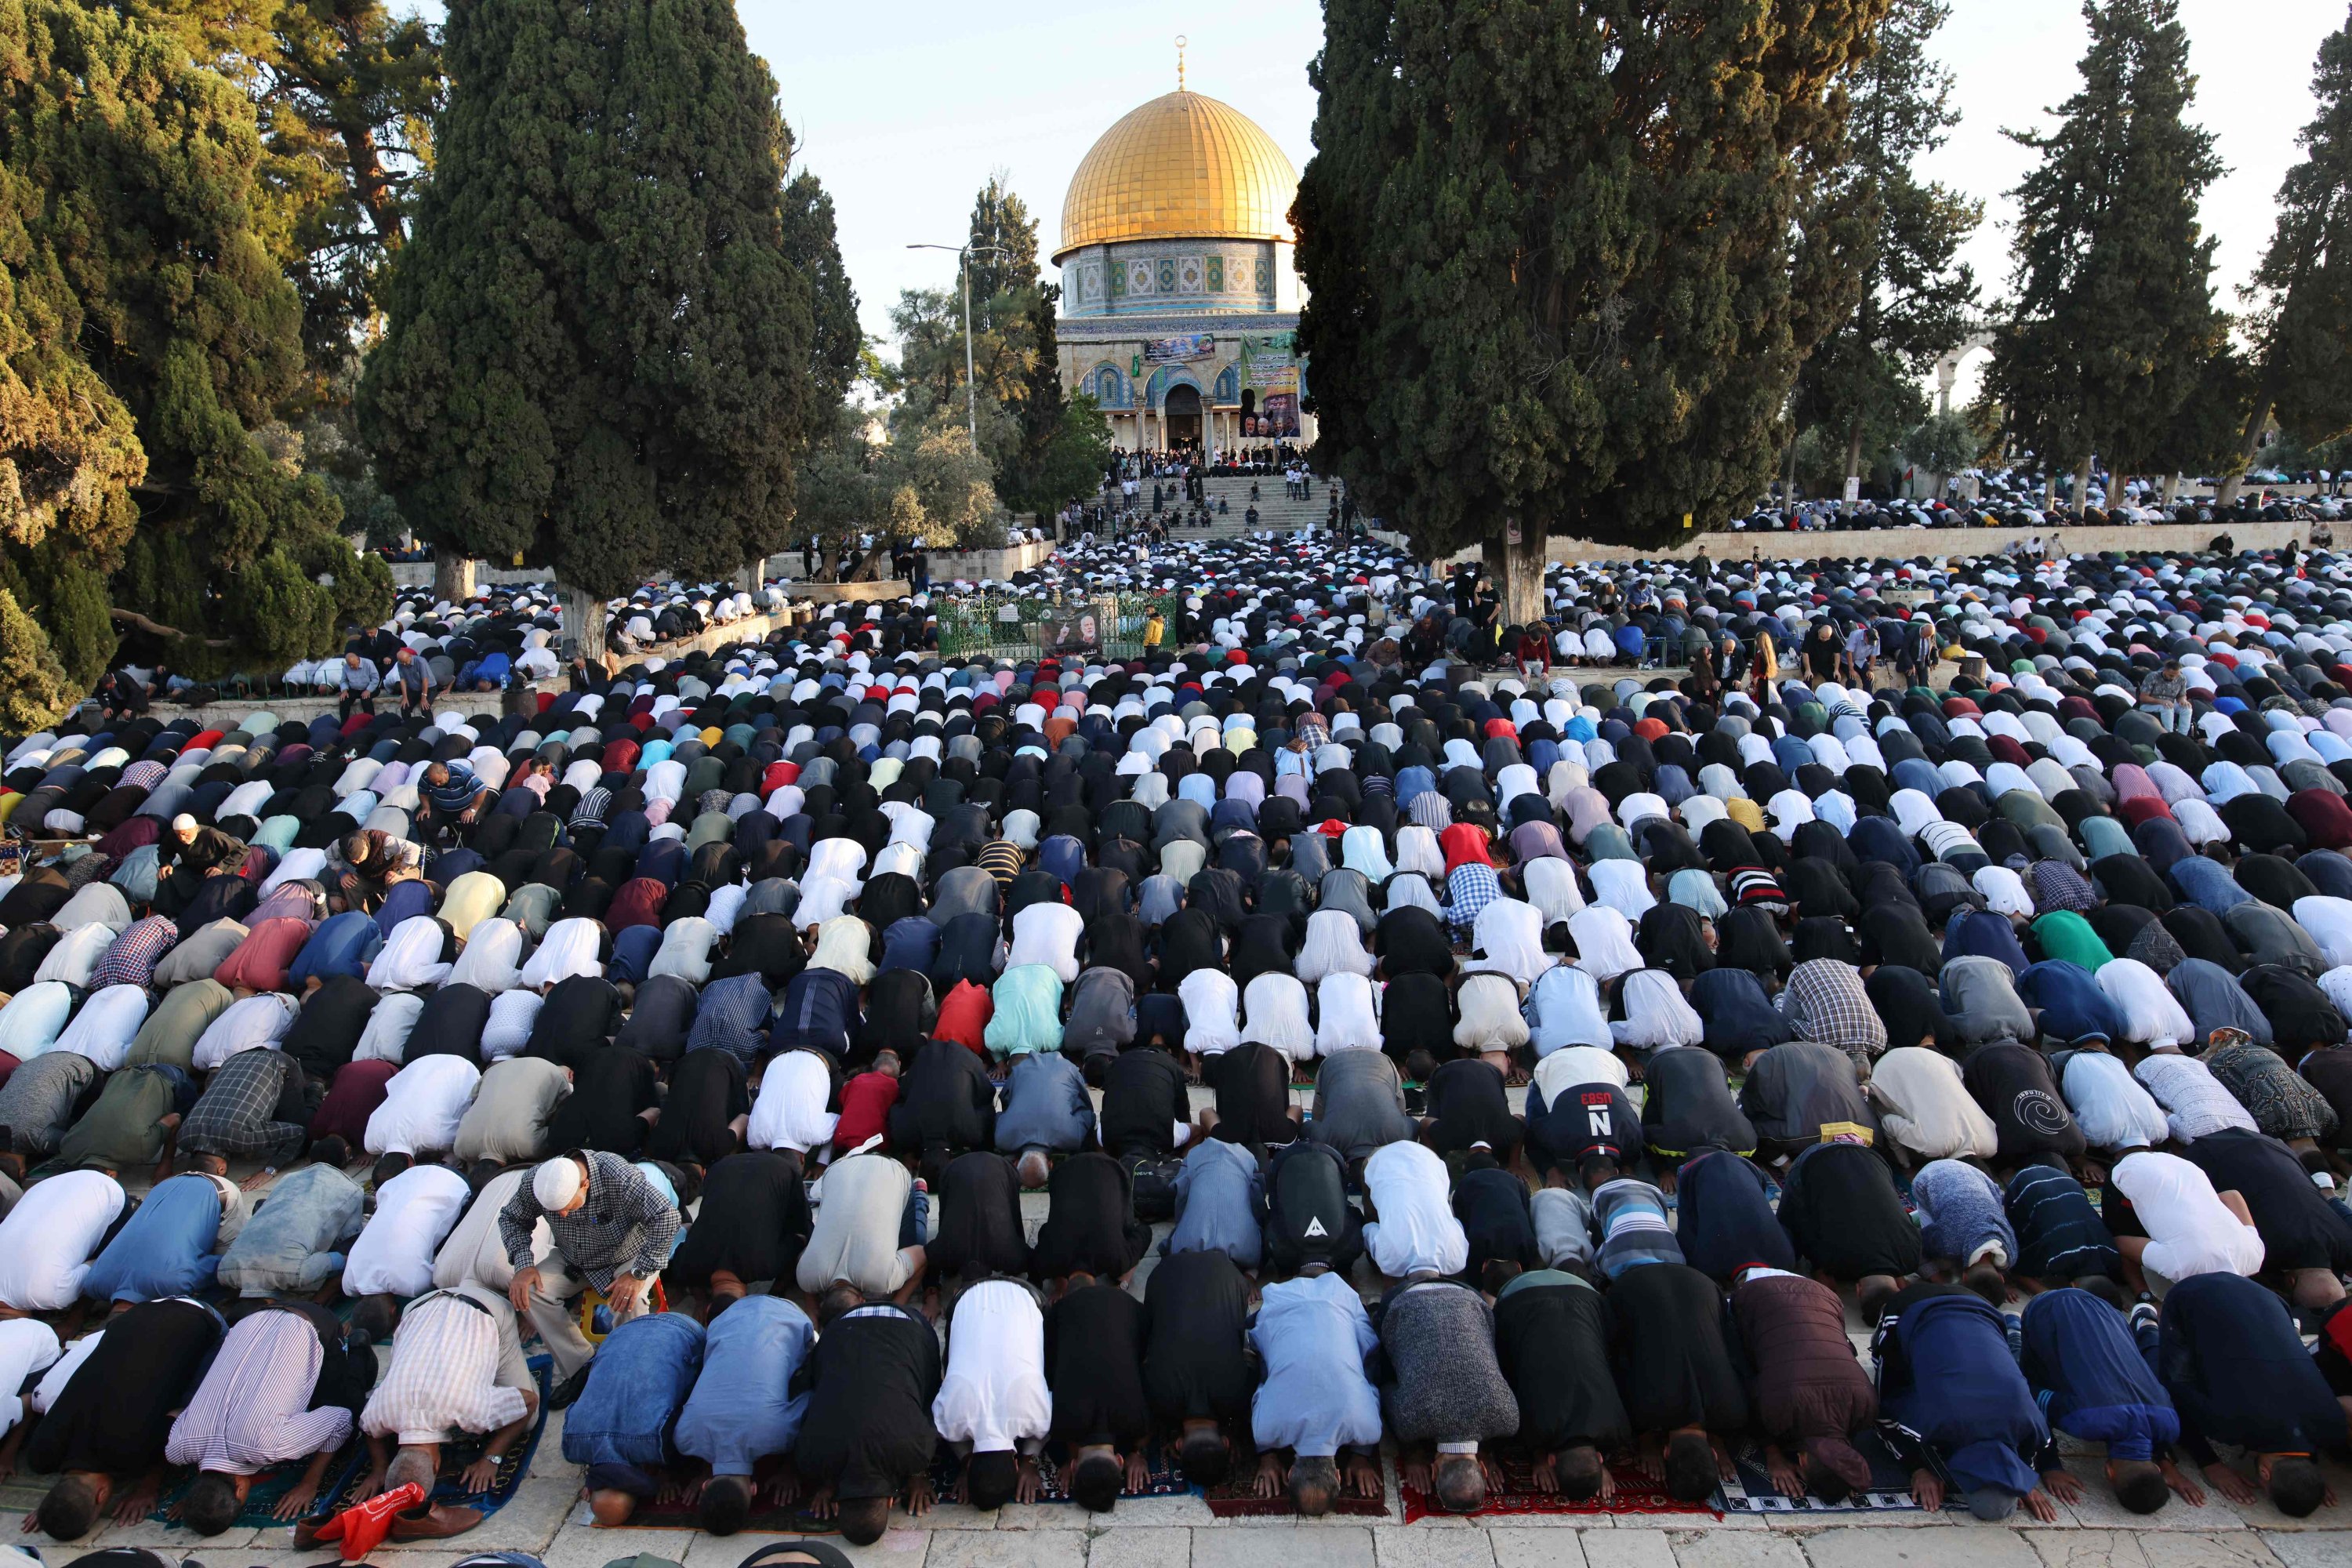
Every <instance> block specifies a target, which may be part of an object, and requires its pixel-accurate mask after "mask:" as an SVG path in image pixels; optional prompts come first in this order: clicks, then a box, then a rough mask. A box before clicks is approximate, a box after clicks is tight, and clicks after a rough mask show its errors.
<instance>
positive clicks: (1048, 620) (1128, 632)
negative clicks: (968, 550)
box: [937, 594, 1178, 662]
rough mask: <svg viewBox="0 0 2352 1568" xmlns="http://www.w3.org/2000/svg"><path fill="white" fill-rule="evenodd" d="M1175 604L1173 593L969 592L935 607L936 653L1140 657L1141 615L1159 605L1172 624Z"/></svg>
mask: <svg viewBox="0 0 2352 1568" xmlns="http://www.w3.org/2000/svg"><path fill="white" fill-rule="evenodd" d="M1177 607H1178V600H1177V598H1176V596H1175V595H1172V594H1171V595H1154V594H1085V595H1061V596H1059V597H1041V596H1038V595H1019V594H978V595H971V597H969V598H961V599H955V600H952V601H950V602H948V603H945V604H942V605H939V606H938V612H937V613H938V615H939V617H940V658H942V659H949V660H962V659H971V658H982V659H991V660H994V659H1000V658H1005V659H1012V660H1014V661H1016V662H1019V661H1023V660H1027V659H1034V658H1043V657H1045V655H1047V654H1052V653H1063V654H1084V655H1086V656H1087V657H1091V658H1108V659H1129V658H1141V657H1142V654H1143V624H1144V620H1145V618H1146V617H1147V616H1150V613H1151V611H1152V610H1153V609H1155V608H1157V609H1158V610H1159V611H1160V615H1161V616H1163V617H1164V618H1165V619H1166V621H1167V622H1168V624H1169V626H1171V627H1172V626H1174V625H1175V621H1176V611H1177Z"/></svg>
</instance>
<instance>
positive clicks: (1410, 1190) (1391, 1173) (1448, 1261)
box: [1364, 1143, 1470, 1279]
mask: <svg viewBox="0 0 2352 1568" xmlns="http://www.w3.org/2000/svg"><path fill="white" fill-rule="evenodd" d="M1449 1185H1450V1184H1449V1183H1448V1181H1447V1179H1446V1174H1445V1162H1444V1160H1443V1159H1441V1158H1440V1157H1439V1156H1438V1155H1437V1154H1436V1153H1435V1152H1433V1151H1432V1150H1431V1149H1430V1148H1429V1147H1428V1145H1426V1144H1423V1143H1384V1144H1382V1145H1381V1147H1380V1148H1378V1149H1376V1150H1374V1151H1373V1152H1372V1155H1371V1158H1370V1159H1369V1160H1367V1161H1365V1162H1364V1190H1365V1194H1366V1195H1367V1196H1369V1197H1370V1200H1371V1205H1372V1208H1373V1210H1374V1211H1375V1212H1376V1213H1378V1214H1379V1215H1380V1217H1379V1218H1378V1219H1376V1220H1374V1221H1372V1222H1371V1223H1370V1224H1369V1225H1367V1226H1364V1250H1365V1251H1366V1252H1368V1253H1370V1255H1371V1259H1372V1266H1373V1267H1374V1268H1378V1269H1379V1270H1380V1271H1381V1273H1383V1274H1385V1275H1387V1276H1389V1277H1390V1278H1391V1279H1403V1278H1404V1277H1405V1276H1406V1275H1408V1274H1417V1273H1422V1272H1424V1271H1434V1272H1436V1273H1439V1274H1459V1273H1461V1272H1462V1271H1463V1270H1464V1269H1465V1268H1468V1267H1469V1266H1470V1238H1469V1237H1468V1236H1466V1235H1465V1234H1464V1232H1463V1229H1462V1222H1461V1221H1460V1220H1457V1219H1455V1218H1454V1210H1453V1207H1452V1205H1451V1204H1450V1203H1449V1202H1448V1200H1447V1192H1448V1189H1449Z"/></svg>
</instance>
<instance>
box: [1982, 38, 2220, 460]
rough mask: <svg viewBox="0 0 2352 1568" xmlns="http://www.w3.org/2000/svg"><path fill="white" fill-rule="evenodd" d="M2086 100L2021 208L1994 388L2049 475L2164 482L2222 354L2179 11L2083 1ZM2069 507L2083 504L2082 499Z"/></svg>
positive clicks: (2051, 143) (2205, 135) (2205, 180)
mask: <svg viewBox="0 0 2352 1568" xmlns="http://www.w3.org/2000/svg"><path fill="white" fill-rule="evenodd" d="M2083 14H2084V17H2085V18H2086V19H2087V20H2088V21H2089V23H2090V29H2091V42H2090V47H2088V48H2087V49H2086V50H2085V51H2084V55H2083V58H2082V61H2081V64H2080V70H2081V73H2082V86H2081V88H2080V89H2078V90H2077V91H2076V92H2075V93H2074V96H2073V97H2071V98H2069V99H2068V100H2066V101H2065V102H2064V103H2063V104H2061V105H2059V106H2058V108H2057V109H2056V110H2054V111H2053V112H2055V113H2056V114H2057V115H2058V117H2059V122H2058V125H2057V128H2056V129H2055V130H2053V131H2052V132H2049V133H2047V134H2046V135H2045V134H2039V133H2034V132H2010V134H2011V137H2012V138H2013V139H2014V140H2015V141H2017V142H2019V143H2020V144H2021V145H2022V146H2025V147H2028V148H2031V149H2032V150H2033V151H2034V152H2035V153H2039V154H2040V156H2041V161H2040V163H2037V164H2036V165H2035V167H2034V168H2033V169H2032V170H2031V171H2030V172H2029V173H2028V174H2026V176H2025V179H2024V181H2023V183H2022V184H2020V185H2019V186H2018V187H2017V189H2016V190H2015V191H2014V192H2013V193H2012V195H2015V196H2016V198H2017V201H2018V207H2019V213H2018V219H2017V226H2016V240H2015V242H2014V249H2013V256H2014V269H2013V271H2012V274H2011V281H2010V287H2011V291H2012V293H2011V300H2009V302H2008V303H2007V305H2006V307H2005V309H2004V311H2003V315H2004V320H2003V321H2001V324H2000V326H1999V327H1998V328H1997V329H1996V331H1995V333H1994V343H1993V360H1992V366H1991V369H1990V372H1989V373H1988V375H1987V386H1988V388H1989V389H1990V391H1991V392H1992V394H1993V395H1994V396H1995V397H1996V398H1998V399H1999V401H2000V403H2001V404H2002V405H2004V406H2005V407H2006V408H2007V409H2008V411H2009V420H2010V428H2011V435H2012V437H2014V439H2015V440H2016V441H2017V442H2018V443H2019V444H2020V445H2021V446H2023V447H2027V448H2028V449H2030V450H2032V452H2033V453H2034V454H2035V455H2036V456H2038V457H2039V458H2041V459H2042V462H2043V463H2044V464H2045V465H2046V466H2047V467H2049V468H2052V469H2053V470H2054V469H2060V468H2066V467H2069V466H2073V467H2074V468H2077V469H2078V470H2081V471H2085V472H2086V471H2087V469H2088V468H2089V465H2090V461H2091V458H2092V457H2093V455H2094V454H2096V455H2098V456H2100V457H2103V458H2105V459H2106V460H2107V462H2108V465H2109V467H2110V468H2113V469H2114V470H2115V471H2116V472H2117V473H2126V472H2135V471H2137V472H2146V471H2151V470H2154V469H2157V468H2170V467H2172V466H2173V465H2174V462H2175V461H2176V453H2175V450H2174V443H2175V442H2176V441H2177V440H2178V438H2179V437H2178V431H2177V426H2176V424H2175V420H2176V416H2178V415H2179V413H2180V411H2181V409H2182V407H2183V405H2185V404H2186V403H2188V401H2189V397H2190V395H2192V393H2194V392H2195V391H2196V390H2197V388H2198V386H2199V385H2200V382H2201V381H2203V379H2204V378H2205V376H2206V374H2207V366H2208V363H2209V362H2210V360H2211V359H2212V358H2213V356H2214V355H2215V354H2217V353H2220V352H2221V350H2222V349H2223V348H2224V347H2226V343H2227V327H2228V323H2227V321H2226V320H2224V319H2223V318H2221V314H2220V312H2219V311H2217V310H2215V308H2214V305H2213V290H2212V281H2211V278H2212V270H2213V245H2214V241H2213V239H2212V238H2211V237H2210V236H2208V235H2206V234H2205V233H2204V232H2203V229H2202V228H2201V226H2200V224H2199V222H2198V202H2199V198H2200V196H2201V195H2203V194H2204V190H2205V187H2206V186H2207V185H2209V184H2211V183H2212V182H2213V181H2214V180H2215V179H2217V178H2218V177H2220V175H2221V161H2220V160H2219V159H2218V158H2216V157H2215V156H2214V154H2213V138H2212V136H2211V134H2210V132H2206V131H2203V130H2201V129H2200V128H2198V127H2196V126H2194V125H2191V124H2189V122H2188V121H2187V119H2186V118H2185V116H2186V114H2187V112H2188V110H2189V105H2190V104H2191V103H2192V102H2193V101H2194V100H2195V97H2196V91H2197V79H2196V77H2195V76H2193V75H2192V74H2191V73H2190V72H2189V35H2188V33H2187V31H2186V30H2185V29H2183V28H2182V26H2181V25H2180V20H2179V10H2178V6H2177V5H2176V4H2175V0H2106V3H2105V4H2104V5H2102V4H2099V3H2098V0H2087V3H2086V4H2085V5H2084V7H2083ZM2075 500H2076V501H2077V503H2078V504H2079V503H2080V502H2081V500H2082V496H2081V494H2080V493H2079V491H2078V493H2077V495H2076V497H2075Z"/></svg>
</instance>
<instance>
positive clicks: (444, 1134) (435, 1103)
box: [367, 1052, 482, 1154]
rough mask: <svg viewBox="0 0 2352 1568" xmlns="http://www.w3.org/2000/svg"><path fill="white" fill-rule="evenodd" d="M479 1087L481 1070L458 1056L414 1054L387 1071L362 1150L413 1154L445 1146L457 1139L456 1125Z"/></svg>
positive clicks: (462, 1118) (446, 1147)
mask: <svg viewBox="0 0 2352 1568" xmlns="http://www.w3.org/2000/svg"><path fill="white" fill-rule="evenodd" d="M481 1086H482V1069H481V1068H478V1067H476V1066H475V1065H474V1064H473V1063H472V1062H469V1061H467V1059H466V1058H463V1057H453V1056H450V1055H448V1054H447V1053H446V1052H436V1053H435V1054H433V1055H431V1056H424V1057H419V1058H416V1059H415V1061H413V1062H411V1063H409V1064H408V1065H407V1066H406V1067H404V1068H401V1069H400V1070H399V1071H398V1072H396V1073H394V1074H393V1075H392V1078H391V1080H390V1081H389V1082H387V1083H386V1084H385V1085H384V1086H383V1104H382V1105H379V1106H377V1107H376V1108H375V1112H374V1114H373V1115H372V1116H370V1117H369V1118H368V1124H367V1152H369V1153H371V1154H414V1153H416V1152H418V1151H420V1150H424V1151H427V1152H430V1151H436V1150H446V1149H448V1148H449V1147H451V1146H452V1145H454V1144H455V1143H456V1142H457V1123H458V1122H460V1121H464V1120H465V1116H466V1107H467V1106H469V1105H471V1104H473V1103H474V1091H475V1090H476V1089H479V1088H481Z"/></svg>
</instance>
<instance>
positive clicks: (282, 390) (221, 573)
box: [0, 0, 380, 679]
mask: <svg viewBox="0 0 2352 1568" xmlns="http://www.w3.org/2000/svg"><path fill="white" fill-rule="evenodd" d="M224 26H226V24H224ZM201 32H202V28H201V27H200V26H199V25H198V24H197V23H196V22H193V21H190V22H185V23H184V25H183V24H181V23H174V24H173V25H171V26H166V27H163V28H151V27H149V26H144V25H142V24H141V23H139V22H136V21H133V20H129V19H126V18H125V17H124V16H120V15H117V14H116V13H114V12H111V11H107V10H95V9H90V8H87V7H85V6H83V5H79V4H77V3H76V0H0V191H5V197H4V198H0V261H5V268H6V274H7V282H8V288H9V300H8V304H9V310H8V311H7V320H6V322H5V325H0V343H5V345H6V347H7V349H8V352H9V368H10V370H11V371H12V372H13V374H14V384H13V385H5V386H0V453H6V454H8V455H10V456H11V458H13V460H14V462H15V465H16V482H17V486H18V491H19V500H18V503H17V508H16V512H15V515H14V518H13V520H12V521H11V523H10V526H9V532H10V537H11V539H12V541H13V542H15V543H16V544H17V545H19V546H29V547H33V549H32V553H31V554H30V555H29V556H27V557H26V558H25V559H24V560H22V561H20V562H19V563H18V573H19V580H20V581H21V582H23V583H25V584H26V585H27V586H28V588H29V590H30V592H29V594H28V595H26V596H25V597H23V598H21V599H20V601H19V608H20V610H22V611H25V612H26V613H29V614H30V615H32V616H34V617H35V618H36V619H37V620H39V621H40V622H41V623H42V624H43V625H44V626H46V627H47V636H48V638H49V640H50V642H51V644H52V645H53V651H54V653H55V655H56V657H58V658H59V660H60V662H61V663H62V665H63V667H64V668H66V670H67V671H68V675H69V676H70V677H72V678H73V679H87V678H89V677H91V676H94V675H95V673H96V672H97V670H98V668H101V667H102V664H103V661H104V659H105V658H107V656H108V654H109V653H110V651H111V649H112V647H113V630H112V627H111V626H110V617H109V616H107V615H106V614H105V611H106V609H107V607H108V605H107V600H108V598H109V597H110V595H108V594H107V593H106V592H105V585H106V580H107V578H108V576H109V575H110V574H115V573H116V572H117V569H118V568H122V569H123V570H122V572H121V579H120V580H119V581H117V582H116V583H115V584H113V585H114V587H115V589H116V590H117V592H116V594H115V595H112V596H113V597H114V598H115V601H116V602H117V603H121V604H123V605H127V606H128V607H130V608H131V609H132V610H135V611H139V612H142V613H144V614H147V615H148V616H150V617H151V618H152V619H155V620H157V621H159V622H163V624H166V625H170V626H174V627H176V628H177V629H178V630H180V631H182V632H185V633H187V634H189V635H190V636H191V637H198V638H207V639H209V638H224V639H225V643H224V649H223V657H225V658H236V657H240V656H244V655H247V654H252V655H259V654H262V653H264V652H266V651H272V650H276V649H278V648H282V647H286V646H287V644H288V639H289V637H299V636H302V635H304V634H305V631H306V628H309V627H310V626H312V625H313V618H310V617H297V618H294V619H292V620H289V621H286V622H281V623H278V624H274V625H270V626H266V627H265V626H260V625H259V624H258V623H257V622H256V621H255V620H254V619H253V618H252V616H251V614H250V612H249V609H248V607H247V603H246V601H245V598H244V583H243V581H242V574H244V573H245V571H246V569H247V567H249V566H250V565H252V564H253V563H255V562H257V560H259V559H261V558H262V557H264V556H266V555H269V554H271V553H273V552H290V553H294V554H308V555H313V556H316V557H318V558H320V559H322V560H330V561H331V560H335V559H337V558H338V557H340V558H341V559H346V560H347V559H349V552H348V551H347V550H345V549H344V548H343V547H342V545H341V541H340V539H339V537H338V535H337V533H336V529H337V526H338V524H339V522H340V520H341V509H340V507H339V505H338V503H337V502H336V500H335V498H334V497H333V495H332V494H331V493H330V491H329V490H328V489H327V487H326V485H325V483H324V481H323V480H320V479H317V478H316V477H308V476H303V475H301V474H299V472H297V471H295V470H294V469H293V468H291V467H289V465H287V464H285V463H283V462H281V461H279V460H278V458H274V457H273V455H272V454H271V453H270V452H269V451H268V450H266V449H264V447H262V446H261V445H260V444H259V443H257V440H256V438H255V436H254V434H253V432H255V431H256V430H257V429H259V428H260V427H261V426H263V425H264V424H265V423H266V422H268V421H269V420H271V419H272V418H274V417H275V416H276V414H277V412H278V408H279V407H280V405H282V404H284V403H285V402H286V400H287V399H288V398H289V396H290V395H292V394H293V393H294V392H295V390H296V387H297V384H298V383H299V378H300V375H301V372H302V345H301V332H300V327H301V307H300V302H299V300H298V299H297V298H296V294H295V290H294V289H293V287H292V285H291V284H289V282H288V280H287V279H286V277H285V275H284V274H283V273H282V272H281V271H280V270H279V268H278V264H277V262H276V260H275V259H274V258H273V257H272V254H271V250H270V246H269V243H268V241H269V236H268V222H269V218H268V214H269V213H270V212H271V210H272V207H271V195H270V192H269V190H268V187H267V186H266V184H264V182H263V179H262V175H261V171H262V170H263V168H264V166H265V164H266V162H267V160H266V157H265V154H264V152H263V149H262V144H261V138H260V134H259V132H258V130H257V123H256V120H255V112H254V106H253V104H252V102H251V101H250V100H248V99H247V97H246V96H245V94H244V93H243V92H242V91H240V90H239V89H238V88H237V86H236V84H235V83H234V82H232V81H230V80H229V79H226V77H224V76H222V75H220V74H218V73H217V72H215V71H213V70H210V69H206V68H204V67H202V66H200V65H197V64H195V63H193V62H192V61H191V59H190V58H189V55H190V50H191V47H192V45H191V38H192V37H196V36H197V35H198V34H200V33H201ZM205 36H209V35H205ZM60 397H65V398H68V399H69V400H70V403H71V405H72V407H73V408H74V409H78V410H79V414H78V415H75V414H73V413H70V412H60V410H61V406H62V405H60V404H59V402H58V399H59V398H60ZM77 420H79V423H77ZM142 468H143V472H142ZM134 484H135V485H137V487H138V489H137V490H136V492H135V495H136V502H137V504H136V506H135V507H134V505H133V495H134V492H133V490H132V486H133V485H134ZM60 498H67V500H66V503H65V504H60ZM134 525H135V526H134ZM192 539H193V540H194V541H198V542H200V545H201V547H200V548H186V547H185V544H184V542H186V541H189V540H192ZM173 541H178V542H181V545H180V547H177V548H174V547H173ZM134 546H136V547H137V548H136V549H135V553H136V554H137V555H138V556H139V557H140V558H141V559H142V561H144V562H145V563H148V564H149V565H150V566H152V563H154V562H155V561H156V560H157V559H158V558H159V557H160V556H162V555H165V554H168V555H170V556H171V557H172V560H173V568H172V570H171V572H170V573H169V574H159V573H157V572H154V571H152V570H144V571H138V572H132V571H130V570H128V568H129V566H130V559H129V556H130V555H131V553H134ZM311 588H312V591H313V593H314V594H317V595H319V598H320V603H321V604H324V603H326V602H327V599H326V595H324V591H323V590H318V589H317V588H316V585H315V584H312V585H311ZM167 604H168V605H169V607H170V610H171V612H172V615H173V616H174V617H176V618H171V619H167V618H166V616H164V615H163V614H159V613H158V612H159V611H161V610H163V609H164V608H165V606H166V605H167ZM379 613H380V612H379ZM257 634H258V635H257ZM330 646H331V638H330V639H329V640H325V641H320V642H319V643H318V644H317V646H311V647H304V648H301V649H299V650H298V651H299V652H304V653H316V652H320V651H324V648H325V647H330Z"/></svg>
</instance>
